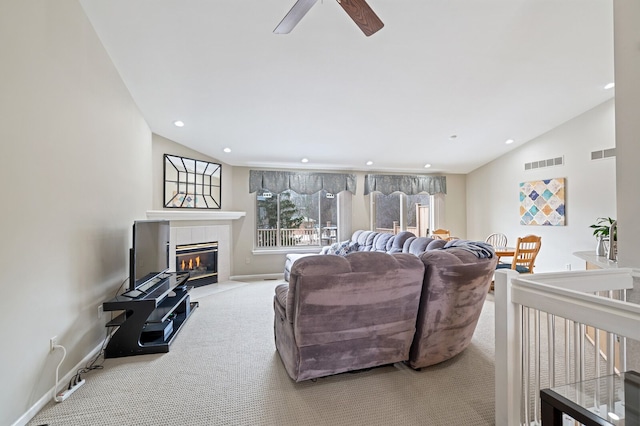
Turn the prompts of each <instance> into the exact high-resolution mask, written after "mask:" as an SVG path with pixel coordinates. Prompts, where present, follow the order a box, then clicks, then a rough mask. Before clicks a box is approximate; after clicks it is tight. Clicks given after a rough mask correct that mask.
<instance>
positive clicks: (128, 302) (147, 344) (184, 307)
mask: <svg viewBox="0 0 640 426" xmlns="http://www.w3.org/2000/svg"><path fill="white" fill-rule="evenodd" d="M188 278H189V274H188V273H186V274H185V273H168V274H165V275H163V276H162V277H161V279H159V280H157V282H156V283H155V284H154V285H153V287H151V288H150V289H149V290H148V291H147V292H146V293H144V294H141V295H140V296H137V297H130V296H125V295H120V296H116V297H114V298H113V299H111V300H109V301H108V302H105V303H103V305H102V306H103V309H104V311H124V312H123V313H122V314H120V315H118V316H117V317H116V318H114V319H112V320H111V321H109V322H108V323H107V324H106V326H107V327H118V329H117V330H116V331H115V332H114V333H113V335H112V336H111V339H110V340H109V343H108V344H107V347H106V349H105V358H117V357H122V356H131V355H142V354H153V353H163V352H169V345H171V343H172V342H173V340H174V338H175V336H176V335H177V334H178V332H179V331H180V329H181V328H182V326H183V325H184V323H185V321H186V320H187V319H188V318H189V317H190V316H191V314H192V313H193V310H194V309H195V308H197V307H198V302H191V301H190V298H189V291H190V290H191V288H192V287H186V286H185V283H186V281H187V279H188ZM125 294H126V293H125Z"/></svg>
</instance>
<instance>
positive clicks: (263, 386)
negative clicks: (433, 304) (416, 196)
mask: <svg viewBox="0 0 640 426" xmlns="http://www.w3.org/2000/svg"><path fill="white" fill-rule="evenodd" d="M279 283H281V281H259V282H252V283H225V284H214V285H211V286H207V288H204V287H203V288H198V289H195V291H194V294H193V296H194V297H197V300H198V301H199V302H200V307H199V308H198V309H197V310H196V311H195V312H194V314H193V315H192V316H191V318H190V319H189V320H188V322H187V323H186V324H185V327H184V328H183V330H182V331H181V332H180V333H179V334H178V336H177V338H176V340H175V342H174V343H173V345H172V346H171V350H170V352H169V353H166V354H161V355H143V356H135V357H127V358H119V359H108V360H106V361H105V362H104V369H103V370H96V371H93V372H91V373H89V374H88V375H86V376H85V378H86V380H87V383H86V384H85V385H84V386H83V387H82V388H80V389H79V390H78V391H77V392H75V393H74V394H73V395H72V396H71V397H70V398H69V399H68V400H66V401H64V402H62V403H59V404H57V403H53V402H52V403H50V404H48V405H47V406H46V407H45V408H44V409H43V410H42V411H41V412H40V413H39V414H38V415H37V416H36V417H35V418H34V419H33V420H32V421H31V422H30V423H29V425H45V424H46V425H65V426H76V425H77V426H81V425H82V426H86V425H117V426H123V425H153V426H156V425H285V426H286V425H314V426H322V425H327V426H338V425H385V426H388V425H432V426H438V425H443V426H444V425H478V426H480V425H493V424H494V363H493V354H494V307H493V298H492V295H491V294H490V295H489V296H488V298H487V302H486V303H485V308H484V310H483V313H482V316H481V319H480V323H479V325H478V328H477V331H476V334H475V336H474V339H473V342H472V344H471V345H470V347H469V348H467V350H466V351H464V352H463V353H462V354H460V355H458V356H457V357H455V358H454V359H452V360H449V361H447V362H444V363H442V364H440V365H437V366H433V367H430V368H426V369H423V370H422V371H419V372H418V371H413V370H411V369H410V368H408V367H406V366H405V365H403V364H395V365H394V366H385V367H380V368H375V369H372V370H369V371H365V372H358V373H344V374H340V375H336V376H332V377H326V378H321V379H318V380H317V381H315V382H312V381H308V382H303V383H298V384H297V383H295V382H293V381H292V380H291V379H290V378H289V376H287V373H286V371H285V369H284V367H283V366H282V363H281V361H280V359H279V356H278V354H277V352H276V350H275V345H274V341H273V307H272V298H273V293H274V290H273V289H274V287H275V286H276V285H277V284H279Z"/></svg>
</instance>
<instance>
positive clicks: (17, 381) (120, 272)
mask: <svg viewBox="0 0 640 426" xmlns="http://www.w3.org/2000/svg"><path fill="white" fill-rule="evenodd" d="M0 40H3V42H2V43H0V58H2V65H1V66H0V93H2V95H1V96H0V117H1V118H0V120H2V124H1V125H0V141H1V142H0V158H2V160H3V161H2V167H0V182H2V187H3V188H4V191H3V197H2V198H3V205H2V221H1V225H0V226H1V227H2V237H3V238H2V244H1V245H0V268H1V270H2V279H1V280H2V289H3V295H2V302H1V303H2V309H0V324H2V326H1V327H0V330H1V332H0V333H1V334H0V340H1V341H2V351H0V377H2V381H3V383H2V386H0V424H2V425H10V424H12V423H14V422H15V421H16V420H18V418H19V417H20V416H22V415H23V414H24V413H26V412H27V410H28V409H29V408H30V407H32V406H33V405H34V404H35V403H36V402H37V400H38V399H39V398H40V397H42V396H44V395H45V393H46V392H47V391H48V390H50V389H51V388H52V387H53V383H54V374H55V367H56V365H57V363H58V362H59V360H60V359H61V355H62V354H61V352H60V351H59V350H58V351H56V352H54V353H53V354H51V353H49V339H50V337H52V336H58V339H59V342H60V343H61V344H62V345H64V346H65V347H66V348H67V350H68V354H67V359H66V361H65V362H64V363H63V365H62V368H61V374H62V375H64V374H66V373H67V372H69V371H70V370H71V368H72V367H74V366H75V365H76V364H77V363H78V362H79V361H80V360H82V359H83V358H84V357H85V356H86V355H87V354H89V353H90V352H91V351H92V350H93V349H94V348H96V347H97V346H98V345H99V344H100V343H101V342H102V339H103V338H104V336H105V327H104V322H105V321H106V320H107V316H108V315H104V317H103V319H102V320H100V321H99V320H98V306H99V305H100V304H101V303H102V302H103V301H105V300H108V299H109V298H111V297H113V295H114V294H115V292H116V290H117V289H118V287H119V286H120V283H121V282H122V281H123V280H124V279H125V278H126V277H127V275H128V274H127V249H128V247H129V245H130V244H131V235H130V232H131V231H130V229H131V224H132V223H133V220H134V219H135V218H138V217H142V216H143V215H144V212H145V211H146V210H147V209H149V208H150V206H151V167H150V158H151V132H150V130H149V128H148V126H147V125H146V123H145V121H144V120H143V118H142V117H141V115H140V113H139V111H138V109H137V107H136V105H135V104H134V102H133V101H132V99H131V97H130V95H129V93H128V91H127V89H126V88H125V86H124V84H123V83H122V81H121V79H120V77H119V75H118V73H117V72H116V70H115V69H114V67H113V64H112V63H111V61H110V59H109V57H108V56H107V54H106V53H105V51H104V49H103V48H102V45H101V43H100V42H99V41H98V38H97V36H96V35H95V33H94V31H93V28H92V27H91V25H90V24H89V22H88V20H87V18H86V17H85V15H84V12H83V11H82V8H81V7H80V5H79V4H78V2H77V1H75V0H57V1H53V2H52V1H48V0H30V1H24V0H3V1H2V2H0Z"/></svg>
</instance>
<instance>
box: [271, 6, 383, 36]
mask: <svg viewBox="0 0 640 426" xmlns="http://www.w3.org/2000/svg"><path fill="white" fill-rule="evenodd" d="M317 1H318V0H298V1H296V4H294V5H293V7H292V8H291V10H290V11H289V13H287V15H286V16H285V17H284V19H283V20H282V21H281V22H280V23H279V24H278V26H277V27H276V29H275V30H273V32H274V33H276V34H289V33H290V32H291V30H293V28H294V27H295V26H296V25H298V22H300V20H301V19H302V17H303V16H304V15H305V14H306V13H307V12H308V11H309V9H311V7H312V6H313V5H314V4H316V2H317ZM337 2H338V3H339V4H340V6H342V8H343V9H344V11H345V12H347V15H349V16H350V17H351V19H353V22H355V23H356V25H357V26H358V27H359V28H360V29H361V30H362V32H363V33H364V34H365V35H366V36H367V37H369V36H370V35H372V34H374V33H375V32H377V31H378V30H380V29H381V28H382V27H384V24H383V23H382V21H381V20H380V18H378V15H376V14H375V12H374V11H373V9H371V7H369V5H368V4H367V2H366V1H365V0H337Z"/></svg>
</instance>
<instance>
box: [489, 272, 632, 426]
mask: <svg viewBox="0 0 640 426" xmlns="http://www.w3.org/2000/svg"><path fill="white" fill-rule="evenodd" d="M634 276H638V274H637V271H634V270H632V269H624V268H619V269H612V270H595V271H576V272H562V273H550V274H533V275H520V274H518V273H517V272H515V271H511V270H505V271H497V272H496V274H495V285H494V287H495V293H494V294H495V322H496V324H495V331H496V346H495V379H496V384H495V385H496V391H495V398H496V418H495V423H496V425H498V426H514V425H531V424H540V423H539V408H540V403H539V390H540V387H541V383H540V377H541V373H540V368H541V365H542V364H543V362H544V361H545V360H546V358H545V357H544V356H543V355H542V354H541V349H540V346H541V343H542V342H545V343H546V342H548V345H547V356H548V362H546V373H547V374H546V375H545V379H546V383H547V384H550V386H557V385H560V384H565V383H571V382H577V381H581V380H583V379H584V378H585V375H584V374H585V338H584V336H585V326H591V327H595V328H596V332H595V334H594V339H595V342H594V343H595V349H594V350H593V351H592V352H594V354H595V355H594V357H595V368H594V370H593V371H595V373H594V374H595V375H600V374H601V370H600V367H599V365H600V351H599V349H598V348H599V343H600V342H599V339H600V337H599V333H598V330H604V331H607V332H609V333H608V334H607V338H606V339H607V350H606V356H607V367H606V369H607V372H608V373H610V372H613V370H614V367H613V365H614V363H613V358H614V353H613V346H614V341H615V336H616V335H617V336H624V337H628V338H632V339H635V340H640V305H638V304H633V303H629V302H627V301H626V300H625V294H626V293H625V292H626V290H628V289H632V288H633V277H634ZM615 295H618V296H619V297H618V299H621V300H617V299H616V298H614V297H613V296H615ZM544 322H546V325H547V327H546V328H545V327H542V324H543V323H544ZM562 323H564V324H562ZM561 325H564V330H562V327H560V326H561ZM557 329H558V330H559V332H556V330H557ZM541 331H542V332H543V333H544V334H545V335H546V336H547V340H544V339H541ZM560 334H562V335H563V336H560ZM562 337H563V338H564V341H562V340H561V338H562ZM556 343H558V344H556ZM572 343H573V344H572ZM557 346H563V347H564V351H563V352H564V358H563V359H562V357H561V354H559V353H557V351H556V347H557ZM621 348H622V349H621V352H622V353H621V355H622V357H621V358H622V360H623V361H622V362H623V364H622V365H623V366H624V349H625V346H624V338H623V339H622V346H621ZM571 352H573V356H570V353H571ZM557 358H560V359H557ZM560 361H563V364H562V367H563V368H564V370H565V372H564V374H562V375H559V374H557V372H556V368H555V367H556V364H557V363H558V362H560ZM523 372H524V374H523ZM571 372H573V374H570V373H571ZM559 376H561V377H559ZM560 381H561V382H562V383H560ZM531 389H533V391H531ZM525 402H526V403H525Z"/></svg>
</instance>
